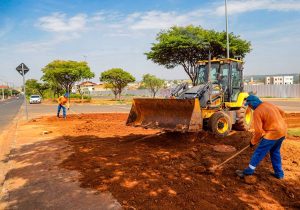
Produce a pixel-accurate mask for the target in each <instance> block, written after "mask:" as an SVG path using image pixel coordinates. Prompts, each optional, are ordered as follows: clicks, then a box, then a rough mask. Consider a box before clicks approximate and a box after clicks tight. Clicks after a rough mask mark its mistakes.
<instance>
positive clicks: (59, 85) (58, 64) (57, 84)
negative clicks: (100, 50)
mask: <svg viewBox="0 0 300 210" xmlns="http://www.w3.org/2000/svg"><path fill="white" fill-rule="evenodd" d="M42 72H43V73H44V75H43V76H42V79H43V80H44V81H47V82H49V84H50V86H51V89H53V90H54V91H55V92H56V93H59V91H60V90H61V89H63V90H64V91H66V92H67V91H68V90H70V89H71V88H72V86H73V85H74V83H75V82H77V81H80V80H83V79H91V78H93V77H94V76H95V74H94V73H93V72H91V70H90V67H89V66H88V65H87V62H77V61H63V60H55V61H52V62H51V63H49V64H48V65H47V66H45V67H44V68H43V69H42Z"/></svg>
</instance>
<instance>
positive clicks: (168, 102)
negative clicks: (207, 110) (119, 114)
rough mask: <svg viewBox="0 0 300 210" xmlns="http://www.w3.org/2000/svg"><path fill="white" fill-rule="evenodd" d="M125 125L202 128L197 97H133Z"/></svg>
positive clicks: (185, 130) (169, 128)
mask: <svg viewBox="0 0 300 210" xmlns="http://www.w3.org/2000/svg"><path fill="white" fill-rule="evenodd" d="M126 125H129V126H138V127H144V128H154V129H162V130H166V131H180V132H198V131H200V130H202V117H201V109H200V104H199V100H198V99H144V98H137V99H133V104H132V107H131V110H130V113H129V116H128V119H127V123H126Z"/></svg>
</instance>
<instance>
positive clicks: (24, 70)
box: [16, 63, 29, 120]
mask: <svg viewBox="0 0 300 210" xmlns="http://www.w3.org/2000/svg"><path fill="white" fill-rule="evenodd" d="M16 70H17V71H18V72H19V73H20V74H21V75H22V76H23V88H24V103H25V110H26V120H28V109H27V101H26V86H25V74H26V73H27V72H28V71H29V68H28V67H27V66H26V65H25V64H24V63H21V64H20V65H19V66H18V67H17V68H16Z"/></svg>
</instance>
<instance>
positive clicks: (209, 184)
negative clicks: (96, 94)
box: [60, 132, 300, 209]
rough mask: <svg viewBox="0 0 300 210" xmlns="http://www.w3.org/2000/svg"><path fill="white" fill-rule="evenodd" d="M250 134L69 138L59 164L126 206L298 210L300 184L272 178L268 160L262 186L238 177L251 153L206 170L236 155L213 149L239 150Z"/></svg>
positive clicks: (86, 184)
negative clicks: (68, 149) (219, 146)
mask: <svg viewBox="0 0 300 210" xmlns="http://www.w3.org/2000/svg"><path fill="white" fill-rule="evenodd" d="M249 135H250V133H245V132H239V133H236V134H234V135H233V136H230V137H227V138H225V139H222V140H221V139H216V138H213V137H212V136H211V135H209V134H207V133H201V134H200V135H199V136H193V135H192V136H187V135H182V134H181V135H178V134H164V135H160V136H153V137H151V138H146V139H143V138H144V137H145V135H134V134H131V135H127V136H114V137H106V138H101V137H97V136H78V137H72V136H66V137H65V138H66V141H67V143H68V144H69V145H70V146H71V147H72V148H73V154H72V155H70V156H69V157H68V158H67V159H66V160H65V161H63V163H62V164H61V165H60V166H61V167H63V168H66V169H69V170H75V171H80V179H79V180H80V182H81V186H82V187H85V188H92V189H96V190H99V191H110V192H111V193H112V194H113V196H114V197H116V198H117V200H118V201H119V202H121V203H122V205H123V207H125V208H130V207H134V208H136V209H199V208H201V209H247V208H252V207H255V206H260V207H261V208H272V207H278V206H283V207H285V208H295V209H296V208H298V207H300V204H299V202H297V201H299V200H298V199H297V198H299V195H300V194H299V184H300V183H299V181H293V180H286V181H284V182H283V181H279V180H276V179H275V178H273V177H271V175H270V174H271V172H272V169H271V167H270V166H271V164H270V161H269V160H268V159H267V160H265V161H263V162H262V164H261V166H260V167H259V169H258V170H257V174H258V175H257V176H258V180H259V181H258V182H257V183H256V184H255V185H247V184H245V183H244V182H243V180H240V179H239V178H237V177H236V176H235V174H234V172H235V170H236V169H242V168H244V167H245V166H246V165H247V164H248V161H249V158H250V155H251V152H252V151H250V150H249V151H247V152H245V153H244V154H242V155H240V156H239V157H238V158H236V159H234V160H232V162H230V163H228V164H227V165H226V166H225V167H226V168H223V170H222V169H221V170H219V171H217V172H216V173H214V174H211V173H208V171H207V169H208V168H209V167H211V166H212V165H216V164H218V163H220V162H222V161H223V160H225V159H226V158H228V157H229V156H230V155H231V154H232V153H229V154H228V153H216V152H214V151H213V148H212V147H213V145H216V144H220V141H222V142H221V143H223V144H224V143H225V144H228V145H233V146H234V147H236V148H237V149H238V150H239V149H241V148H242V147H244V146H245V145H247V143H248V142H249V141H245V139H249V138H250V136H249Z"/></svg>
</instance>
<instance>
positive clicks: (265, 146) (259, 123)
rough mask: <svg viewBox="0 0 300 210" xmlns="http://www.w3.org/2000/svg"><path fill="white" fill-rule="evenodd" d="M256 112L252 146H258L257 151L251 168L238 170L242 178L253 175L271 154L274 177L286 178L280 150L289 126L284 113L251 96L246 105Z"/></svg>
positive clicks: (251, 162)
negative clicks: (261, 162)
mask: <svg viewBox="0 0 300 210" xmlns="http://www.w3.org/2000/svg"><path fill="white" fill-rule="evenodd" d="M245 105H248V106H250V107H251V108H252V109H253V110H254V114H253V120H254V130H255V132H254V136H253V138H252V139H251V142H250V146H251V147H253V146H254V145H256V144H257V143H259V144H258V147H257V148H256V149H255V151H254V153H253V155H252V157H251V160H250V163H249V166H248V167H247V168H246V169H245V170H237V171H236V173H237V175H239V176H240V177H243V176H245V175H252V174H253V173H254V171H255V168H256V167H257V166H258V164H259V163H260V161H261V160H262V159H263V158H264V157H265V156H266V155H267V154H268V153H270V157H271V161H272V166H273V169H274V176H275V177H276V178H278V179H283V178H284V173H283V170H282V165H281V155H280V148H281V144H282V142H283V140H284V139H285V136H286V133H287V125H286V123H285V120H284V111H282V110H281V109H279V108H278V107H277V106H275V105H274V104H271V103H268V102H262V101H261V100H260V99H259V98H258V97H257V96H255V95H250V96H248V97H247V99H246V104H245Z"/></svg>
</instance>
